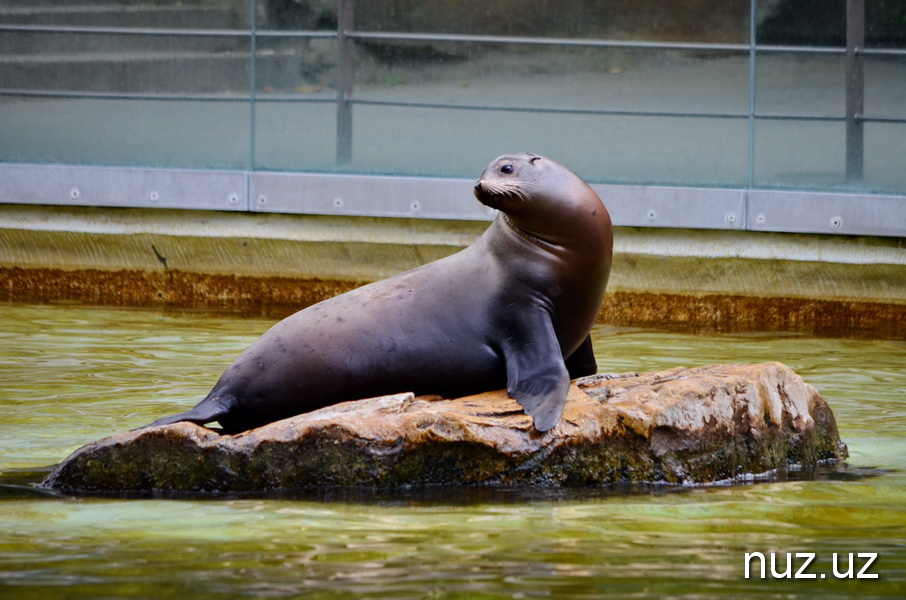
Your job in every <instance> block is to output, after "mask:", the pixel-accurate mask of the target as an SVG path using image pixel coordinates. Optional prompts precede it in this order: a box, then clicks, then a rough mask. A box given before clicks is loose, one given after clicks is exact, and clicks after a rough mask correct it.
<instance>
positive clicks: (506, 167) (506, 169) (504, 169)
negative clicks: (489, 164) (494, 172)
mask: <svg viewBox="0 0 906 600" xmlns="http://www.w3.org/2000/svg"><path fill="white" fill-rule="evenodd" d="M500 172H501V173H503V174H504V175H509V174H510V173H512V172H513V165H511V164H509V163H506V164H504V165H500Z"/></svg>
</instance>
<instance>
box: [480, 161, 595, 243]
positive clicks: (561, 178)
mask: <svg viewBox="0 0 906 600" xmlns="http://www.w3.org/2000/svg"><path fill="white" fill-rule="evenodd" d="M474 193H475V197H476V198H477V199H478V201H479V202H481V203H482V204H484V205H485V206H488V207H490V208H493V209H496V210H499V211H500V212H502V213H504V215H505V216H506V220H507V222H508V223H509V224H511V225H516V226H517V227H519V228H520V229H523V230H525V231H526V232H528V233H530V234H532V235H534V236H537V237H539V238H540V239H542V240H545V241H548V242H552V243H561V242H562V241H563V240H564V236H566V235H569V234H575V233H579V232H581V231H583V230H586V229H587V228H588V227H589V226H590V227H591V228H593V229H599V230H601V231H602V233H603V232H604V230H607V231H608V232H609V230H610V227H611V225H610V217H609V215H607V209H605V208H604V205H603V204H602V203H601V199H600V198H598V195H597V194H596V193H595V192H594V190H592V189H591V187H590V186H589V185H588V184H587V183H586V182H585V181H584V180H583V179H582V178H581V177H579V176H578V175H576V174H575V173H573V172H572V171H571V170H569V169H568V168H566V167H564V166H563V165H561V164H559V163H557V162H554V161H553V160H551V159H549V158H545V157H543V156H539V155H537V154H531V153H529V152H520V153H516V154H505V155H503V156H499V157H497V158H495V159H494V160H493V161H491V164H489V165H488V167H487V168H486V169H485V170H484V173H482V174H481V177H480V178H479V180H478V182H477V183H476V184H475V189H474ZM608 235H609V234H608Z"/></svg>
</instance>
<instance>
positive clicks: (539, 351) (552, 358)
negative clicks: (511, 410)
mask: <svg viewBox="0 0 906 600" xmlns="http://www.w3.org/2000/svg"><path fill="white" fill-rule="evenodd" d="M533 320H535V321H537V322H536V323H534V326H529V327H528V328H526V327H525V325H531V324H530V323H525V322H524V323H522V324H521V325H522V327H520V329H521V330H522V331H521V332H520V333H519V334H518V335H511V336H509V337H508V339H507V345H506V347H505V348H504V358H505V360H506V373H507V393H508V394H509V395H510V398H513V399H514V400H516V401H517V402H519V404H521V405H522V408H523V409H525V413H526V414H527V415H529V416H530V417H532V420H533V421H534V422H535V429H537V430H538V431H547V430H548V429H551V428H552V427H554V425H556V424H557V422H559V421H560V415H561V414H563V407H564V406H565V405H566V393H567V391H568V390H569V373H568V372H567V370H566V365H565V364H564V363H563V357H562V355H561V353H560V343H559V342H558V341H557V336H556V334H555V333H554V327H553V324H552V323H551V321H550V318H549V317H545V318H543V319H541V318H538V319H527V321H533Z"/></svg>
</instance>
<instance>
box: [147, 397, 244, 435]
mask: <svg viewBox="0 0 906 600" xmlns="http://www.w3.org/2000/svg"><path fill="white" fill-rule="evenodd" d="M235 402H236V398H235V397H233V396H232V395H229V394H227V395H223V396H208V397H207V398H205V399H204V400H202V401H201V402H199V403H198V404H197V405H196V406H195V408H193V409H191V410H187V411H186V412H181V413H177V414H175V415H170V416H167V417H161V418H160V419H157V420H156V421H154V422H153V423H149V424H148V425H145V426H144V427H141V428H140V429H144V428H145V427H159V426H161V425H172V424H173V423H179V422H182V421H188V422H190V423H195V424H196V425H204V424H206V423H211V422H213V421H217V420H219V419H221V418H223V417H225V416H227V415H228V414H229V413H230V411H231V410H232V408H233V406H234V405H235Z"/></svg>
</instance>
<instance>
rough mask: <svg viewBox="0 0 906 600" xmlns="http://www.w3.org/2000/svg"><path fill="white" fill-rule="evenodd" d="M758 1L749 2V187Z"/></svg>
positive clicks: (752, 161)
mask: <svg viewBox="0 0 906 600" xmlns="http://www.w3.org/2000/svg"><path fill="white" fill-rule="evenodd" d="M757 10H758V8H757V1H756V0H751V2H750V3H749V156H748V187H749V188H752V187H754V186H755V46H756V41H757V40H756V34H757V31H758V14H757Z"/></svg>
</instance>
